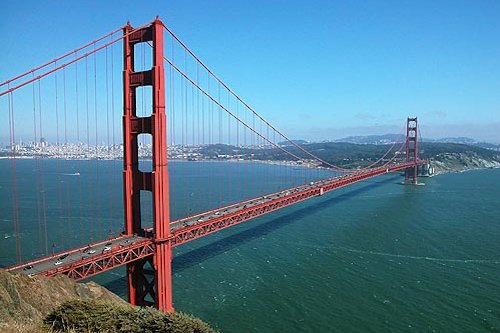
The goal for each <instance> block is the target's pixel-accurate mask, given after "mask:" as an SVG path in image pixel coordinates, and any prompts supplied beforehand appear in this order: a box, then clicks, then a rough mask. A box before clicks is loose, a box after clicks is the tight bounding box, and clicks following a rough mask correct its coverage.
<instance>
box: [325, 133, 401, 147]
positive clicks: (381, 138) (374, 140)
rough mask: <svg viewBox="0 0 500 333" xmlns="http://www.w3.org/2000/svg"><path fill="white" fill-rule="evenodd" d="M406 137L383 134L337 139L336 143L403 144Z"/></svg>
mask: <svg viewBox="0 0 500 333" xmlns="http://www.w3.org/2000/svg"><path fill="white" fill-rule="evenodd" d="M404 139H405V136H404V135H402V134H383V135H366V136H348V137H346V138H342V139H337V140H335V141H334V142H346V143H355V144H359V145H366V144H368V145H386V144H389V143H394V142H402V141H403V140H404Z"/></svg>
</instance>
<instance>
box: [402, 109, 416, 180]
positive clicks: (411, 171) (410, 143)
mask: <svg viewBox="0 0 500 333" xmlns="http://www.w3.org/2000/svg"><path fill="white" fill-rule="evenodd" d="M417 132H418V122H417V117H415V118H409V117H408V118H407V119H406V162H413V163H415V166H414V167H410V168H406V170H405V183H406V184H417V173H418V166H417V165H416V163H417V161H418V140H417Z"/></svg>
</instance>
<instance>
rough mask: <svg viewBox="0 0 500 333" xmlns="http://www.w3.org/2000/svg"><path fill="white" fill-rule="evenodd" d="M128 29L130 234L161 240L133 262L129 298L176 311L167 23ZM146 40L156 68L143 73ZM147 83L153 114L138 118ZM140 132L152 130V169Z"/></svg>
mask: <svg viewBox="0 0 500 333" xmlns="http://www.w3.org/2000/svg"><path fill="white" fill-rule="evenodd" d="M123 33H124V43H123V44H124V71H123V87H124V88H123V99H124V103H123V105H124V113H123V145H124V149H123V150H124V170H123V179H124V202H125V205H124V206H125V233H126V234H127V235H133V234H139V235H142V236H149V237H151V238H152V240H153V242H154V243H155V252H154V254H153V255H152V256H150V257H147V258H145V259H141V260H138V261H135V262H132V263H130V264H127V279H128V289H129V301H130V303H131V304H134V305H142V306H151V305H154V306H156V307H157V308H158V309H159V310H161V311H164V312H173V311H174V308H173V303H172V272H171V264H172V246H171V235H170V212H169V189H168V165H167V126H166V115H165V70H164V66H163V23H162V22H161V21H160V20H159V19H156V20H155V21H154V22H153V23H152V24H151V25H150V26H148V27H145V28H141V29H137V30H134V29H133V28H132V27H131V26H130V25H127V26H126V27H125V28H124V29H123ZM144 42H152V47H153V61H152V64H153V66H152V68H151V69H150V70H146V71H139V72H137V71H135V70H134V46H135V44H138V43H144ZM143 86H151V87H152V95H153V96H152V102H153V103H152V104H153V107H152V112H151V116H148V117H138V116H137V112H136V110H137V105H136V89H137V88H138V87H143ZM139 134H151V138H152V146H153V165H152V172H143V171H140V170H139V153H138V141H137V139H138V136H139ZM141 191H150V192H152V201H153V202H152V207H150V208H151V209H152V217H153V221H152V222H153V233H152V234H151V235H149V234H148V235H146V233H145V231H144V228H143V227H142V224H141V197H140V192H141Z"/></svg>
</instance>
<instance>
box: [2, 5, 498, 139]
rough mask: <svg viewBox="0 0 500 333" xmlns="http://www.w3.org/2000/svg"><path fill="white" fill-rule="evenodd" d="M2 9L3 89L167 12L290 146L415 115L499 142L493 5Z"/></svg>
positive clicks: (445, 130)
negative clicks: (20, 77) (54, 61)
mask: <svg viewBox="0 0 500 333" xmlns="http://www.w3.org/2000/svg"><path fill="white" fill-rule="evenodd" d="M1 8H2V14H0V15H1V18H2V20H1V21H0V22H1V23H0V27H1V28H2V31H4V35H3V36H4V40H3V45H4V46H6V47H5V48H4V50H3V52H2V53H1V54H0V61H1V63H2V64H3V65H2V67H1V71H0V81H2V82H3V81H5V80H7V79H9V78H11V77H13V76H15V75H16V74H19V73H21V72H23V71H25V70H27V69H29V68H32V67H34V66H36V65H38V64H41V63H43V62H45V61H47V60H49V59H52V58H54V57H56V56H58V55H60V54H62V53H64V52H66V51H69V50H71V49H73V48H75V47H77V46H79V45H81V44H83V43H85V42H87V41H90V40H92V39H93V38H95V37H97V36H100V35H102V34H104V33H106V32H108V31H111V30H112V29H114V28H116V27H118V26H120V25H122V24H124V23H125V22H127V21H128V20H130V22H131V23H132V24H133V25H136V26H137V25H140V24H143V23H145V22H148V21H150V20H151V19H153V18H154V17H155V16H156V15H159V16H160V17H161V18H162V19H163V20H164V22H166V23H167V25H169V26H170V27H171V28H172V29H173V30H174V32H176V34H177V35H178V36H179V37H180V38H181V39H183V40H184V41H185V42H186V44H187V45H188V46H189V47H191V48H192V49H193V50H194V51H195V53H197V55H198V56H199V57H200V58H201V59H202V60H203V61H204V62H205V63H207V64H208V65H209V66H210V67H211V68H212V69H213V70H214V72H215V73H216V74H217V75H218V76H219V77H221V78H222V79H223V80H224V81H225V82H226V83H227V84H228V85H229V86H230V87H232V88H233V89H234V90H235V91H236V92H237V93H238V94H240V95H241V96H242V97H243V98H244V99H245V101H247V102H248V103H249V104H250V105H252V106H253V107H254V108H255V110H257V111H258V112H259V113H260V114H262V115H263V116H264V117H265V118H266V119H268V120H269V122H270V123H272V124H273V125H275V126H276V127H277V128H279V129H281V130H283V132H285V133H286V134H287V135H289V136H290V137H291V138H292V139H306V140H311V141H321V140H334V139H338V138H342V137H346V136H350V135H370V134H386V133H400V132H401V129H402V128H403V125H404V121H405V118H406V116H418V117H419V120H420V124H421V126H422V135H423V136H424V137H429V138H442V137H450V136H463V137H471V138H473V139H475V140H477V141H486V142H492V143H500V22H499V20H498V17H500V3H499V2H496V1H482V2H479V3H474V4H473V3H470V2H466V1H463V2H460V1H459V2H457V1H440V2H433V1H421V2H415V3H412V2H401V1H385V2H383V3H380V2H378V1H364V2H349V3H345V2H331V1H319V2H314V3H313V4H311V3H306V2H299V1H289V2H280V1H253V2H249V3H244V2H233V1H219V2H215V3H214V2H210V3H197V4H194V3H190V2H182V1H171V2H168V3H154V2H150V3H144V2H128V3H127V2H126V3H123V2H119V1H106V2H100V1H86V2H39V1H16V2H13V1H12V2H3V3H2V5H1ZM55 41H56V42H55ZM1 111H2V112H4V111H5V110H1ZM119 121H120V120H119V119H118V120H117V123H119ZM47 137H50V135H47ZM1 140H2V141H5V140H4V139H1ZM23 140H28V138H23ZM119 140H120V141H121V137H120V138H119Z"/></svg>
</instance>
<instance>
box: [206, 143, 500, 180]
mask: <svg viewBox="0 0 500 333" xmlns="http://www.w3.org/2000/svg"><path fill="white" fill-rule="evenodd" d="M303 146H304V148H305V149H306V150H308V151H309V152H311V153H312V154H314V155H316V156H318V157H319V158H321V159H323V160H324V161H326V162H328V163H332V164H335V165H338V166H341V167H344V168H357V167H358V166H360V167H363V166H367V165H370V164H371V163H373V162H375V161H377V160H378V159H379V158H380V157H381V156H382V155H383V154H384V153H385V152H386V151H387V150H388V149H389V148H390V147H391V146H392V144H391V145H388V144H355V143H346V142H322V143H309V144H305V145H303ZM399 147H401V144H400V143H397V144H395V145H394V150H397V149H399ZM285 149H286V150H287V151H289V152H291V153H293V154H294V155H296V156H299V157H301V158H304V159H310V158H311V157H310V156H308V155H306V154H305V153H304V152H303V151H301V150H300V149H298V148H297V147H295V146H287V147H285ZM419 150H420V157H421V158H423V159H426V160H429V161H430V162H431V164H433V166H434V167H435V169H436V172H437V173H442V172H450V171H462V170H469V169H478V168H489V167H500V152H499V151H495V150H492V149H485V148H481V147H478V146H471V145H466V144H458V143H441V142H424V143H422V144H420V146H419ZM203 152H204V153H205V154H206V155H207V156H211V157H212V158H215V157H216V156H217V155H218V154H227V155H238V154H239V155H242V156H243V157H244V158H246V159H254V160H264V161H269V160H271V161H287V160H292V159H293V158H292V157H291V156H290V155H289V154H287V153H286V152H284V151H283V150H281V149H279V148H270V149H250V148H239V147H234V146H227V145H211V146H207V147H205V148H204V151H203ZM391 157H392V155H391V154H389V155H388V156H387V158H386V160H387V159H390V158H391Z"/></svg>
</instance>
